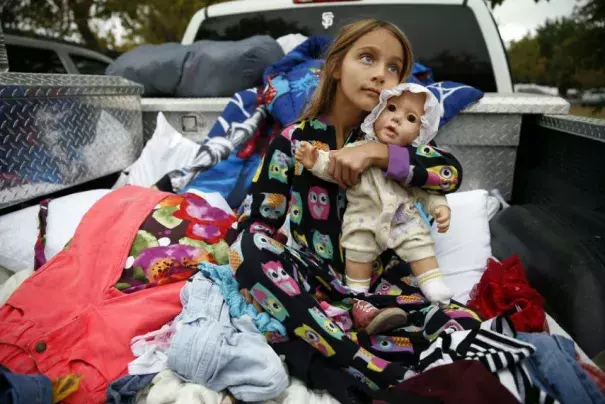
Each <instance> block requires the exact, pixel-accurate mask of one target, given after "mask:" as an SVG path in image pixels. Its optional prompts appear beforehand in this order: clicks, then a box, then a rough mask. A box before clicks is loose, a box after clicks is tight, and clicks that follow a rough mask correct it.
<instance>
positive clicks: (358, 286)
mask: <svg viewBox="0 0 605 404" xmlns="http://www.w3.org/2000/svg"><path fill="white" fill-rule="evenodd" d="M345 278H346V280H347V286H348V287H349V289H351V290H352V291H353V292H355V293H367V292H368V291H369V290H370V282H371V281H372V278H368V279H353V278H350V277H349V276H348V275H345Z"/></svg>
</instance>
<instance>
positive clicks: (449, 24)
mask: <svg viewBox="0 0 605 404" xmlns="http://www.w3.org/2000/svg"><path fill="white" fill-rule="evenodd" d="M362 18H377V19H380V20H387V21H391V22H393V23H394V24H396V25H397V26H398V27H399V28H401V29H402V30H403V31H404V32H405V34H406V35H407V37H408V38H409V40H410V41H411V42H412V46H413V50H414V56H415V58H416V61H418V62H420V63H422V64H424V65H426V66H429V67H430V68H432V69H433V73H434V76H435V80H438V81H441V80H452V81H458V82H461V83H464V84H468V85H472V86H474V87H477V88H479V89H481V90H483V91H486V92H490V91H497V88H496V81H495V78H494V72H493V69H492V65H491V61H490V58H489V54H488V51H487V46H486V43H485V40H484V38H483V35H482V33H481V30H480V29H479V25H478V23H477V19H476V18H475V15H474V14H473V11H472V10H471V9H470V8H468V7H466V6H458V5H431V4H426V5H421V4H410V5H405V4H394V5H389V4H387V5H380V6H376V5H373V6H372V5H339V6H322V7H301V8H296V7H294V8H290V9H282V10H270V11H263V12H260V13H259V12H255V13H240V14H232V15H226V16H220V17H212V16H210V17H209V18H208V19H206V20H204V22H203V23H202V25H201V26H200V29H199V30H198V33H197V35H196V40H200V39H213V40H231V41H233V40H240V39H245V38H248V37H250V36H253V35H269V36H271V37H273V38H276V39H277V38H279V37H281V36H283V35H287V34H293V33H300V34H303V35H305V36H309V35H322V34H323V35H330V36H334V35H336V33H337V32H338V30H339V28H340V27H341V26H342V25H345V24H347V23H350V22H353V21H356V20H359V19H362Z"/></svg>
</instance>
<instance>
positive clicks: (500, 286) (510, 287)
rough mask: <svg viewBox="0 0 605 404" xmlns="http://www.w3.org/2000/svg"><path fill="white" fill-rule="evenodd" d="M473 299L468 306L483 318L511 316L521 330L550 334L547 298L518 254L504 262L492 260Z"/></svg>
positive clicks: (474, 290)
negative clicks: (532, 283)
mask: <svg viewBox="0 0 605 404" xmlns="http://www.w3.org/2000/svg"><path fill="white" fill-rule="evenodd" d="M470 296H471V300H470V301H469V302H468V303H467V306H468V307H469V308H470V309H471V310H474V311H475V312H477V313H478V314H479V315H480V316H481V317H483V318H487V319H489V318H492V317H495V316H500V315H507V316H509V317H510V319H511V320H512V322H513V324H514V325H515V329H516V330H517V331H523V332H542V331H547V330H546V329H545V324H546V315H545V314H544V309H543V305H544V298H543V297H542V295H540V294H539V293H538V292H537V291H536V290H535V289H533V288H532V287H531V286H530V285H529V282H527V278H526V277H525V270H524V268H523V264H522V263H521V260H520V259H519V257H518V256H517V255H513V256H512V257H510V258H507V259H505V260H503V261H502V263H498V262H497V261H495V260H489V261H488V264H487V269H486V270H485V272H484V273H483V276H482V277H481V281H480V282H479V283H478V284H477V285H475V287H474V288H473V290H472V291H471V295H470Z"/></svg>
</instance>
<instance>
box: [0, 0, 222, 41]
mask: <svg viewBox="0 0 605 404" xmlns="http://www.w3.org/2000/svg"><path fill="white" fill-rule="evenodd" d="M224 1H226V0H1V1H0V21H2V28H3V30H4V31H5V32H7V33H19V34H22V35H37V36H44V37H48V38H54V39H61V40H71V41H73V42H76V43H79V44H81V45H84V46H86V47H88V48H90V49H96V50H101V51H107V50H109V51H125V50H128V49H129V48H132V47H134V46H136V45H139V44H142V43H163V42H180V40H181V38H182V36H183V34H184V32H185V29H186V28H187V24H188V23H189V20H190V19H191V17H192V16H193V14H195V12H196V11H198V10H199V9H201V8H203V7H206V6H207V5H209V4H214V3H221V2H224ZM118 22H119V24H120V25H121V27H122V29H121V31H122V32H120V38H116V30H115V29H112V28H115V27H116V25H115V24H117V23H118Z"/></svg>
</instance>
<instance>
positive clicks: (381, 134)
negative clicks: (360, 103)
mask: <svg viewBox="0 0 605 404" xmlns="http://www.w3.org/2000/svg"><path fill="white" fill-rule="evenodd" d="M425 99H426V94H424V93H412V92H410V91H404V92H403V93H402V94H401V95H400V96H399V97H391V98H389V99H388V101H387V105H386V107H385V108H384V111H382V113H381V114H380V115H379V116H378V119H376V122H374V133H375V134H376V137H377V138H378V140H380V141H381V142H382V143H387V144H394V145H398V146H407V145H410V144H412V142H413V141H414V140H415V139H416V138H417V137H418V136H419V135H420V124H421V122H420V118H421V117H422V115H424V101H425Z"/></svg>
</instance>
